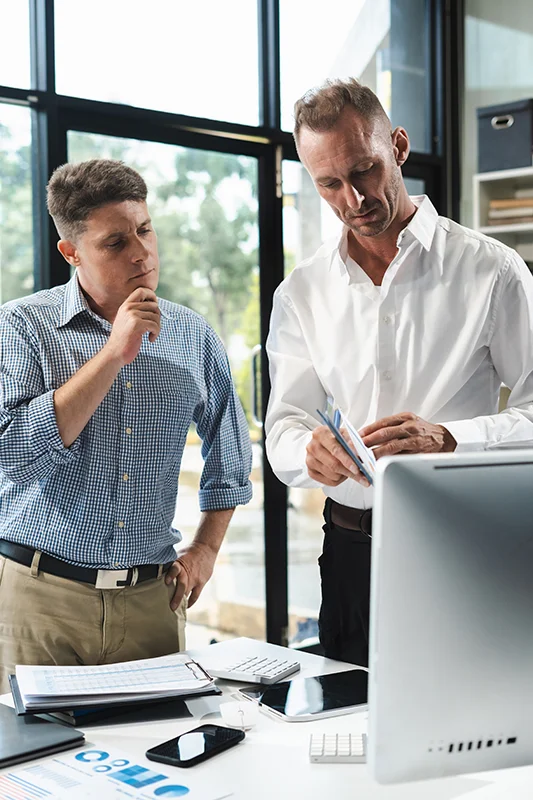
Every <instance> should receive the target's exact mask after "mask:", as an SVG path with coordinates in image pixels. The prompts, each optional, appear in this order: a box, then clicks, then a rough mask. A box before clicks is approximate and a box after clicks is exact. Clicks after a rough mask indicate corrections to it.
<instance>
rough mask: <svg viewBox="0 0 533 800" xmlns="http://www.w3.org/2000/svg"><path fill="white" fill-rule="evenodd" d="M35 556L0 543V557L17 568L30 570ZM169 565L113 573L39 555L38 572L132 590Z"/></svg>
mask: <svg viewBox="0 0 533 800" xmlns="http://www.w3.org/2000/svg"><path fill="white" fill-rule="evenodd" d="M36 552H38V551H36V550H35V549H34V548H33V547H27V546H26V545H24V544H17V543H16V542H8V541H7V540H6V539H0V555H3V556H5V557H6V558H9V559H10V560H11V561H16V562H17V563H18V564H24V566H26V567H31V565H32V562H33V558H34V556H35V553H36ZM173 563H174V562H173V561H169V562H168V563H167V564H163V565H159V564H141V565H140V566H138V567H129V568H127V569H117V570H111V569H90V568H89V567H77V566H76V565H75V564H68V563H67V562H66V561H61V560H60V559H59V558H54V556H50V555H48V553H41V557H40V559H39V566H38V569H39V571H41V572H49V573H50V574H51V575H57V576H58V577H60V578H69V579H70V580H72V581H81V582H82V583H91V584H92V585H93V586H96V588H98V589H122V587H124V586H134V585H135V584H136V583H142V581H148V580H151V579H153V578H157V577H158V576H159V575H160V574H162V573H163V572H166V571H167V570H168V569H169V568H170V567H171V565H172V564H173ZM160 566H162V569H160Z"/></svg>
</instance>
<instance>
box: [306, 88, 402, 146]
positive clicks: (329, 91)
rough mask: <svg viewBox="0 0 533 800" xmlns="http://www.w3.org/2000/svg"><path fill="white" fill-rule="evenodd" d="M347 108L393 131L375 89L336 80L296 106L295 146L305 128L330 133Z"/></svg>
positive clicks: (312, 90)
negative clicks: (385, 124) (384, 124)
mask: <svg viewBox="0 0 533 800" xmlns="http://www.w3.org/2000/svg"><path fill="white" fill-rule="evenodd" d="M348 106H351V107H352V108H354V109H355V110H356V111H357V113H358V114H360V115H361V117H363V119H366V120H372V119H381V120H382V121H383V122H386V123H387V124H388V125H389V127H390V121H389V118H388V116H387V113H386V111H385V109H384V108H383V106H382V105H381V103H380V101H379V99H378V97H377V96H376V95H375V94H374V92H373V91H372V89H369V88H368V86H363V84H361V83H359V81H358V80H356V79H355V78H347V79H346V80H342V79H340V78H336V79H334V80H327V81H325V82H324V83H323V84H322V85H321V86H317V87H315V88H314V89H310V90H309V91H308V92H306V93H305V94H304V95H303V96H302V97H300V99H299V100H297V101H296V103H295V104H294V139H295V141H296V144H298V137H299V134H300V130H301V129H302V128H304V127H305V128H309V129H310V130H312V131H318V132H322V131H329V130H331V128H333V127H334V126H335V124H336V123H337V121H338V119H339V117H340V115H341V114H342V112H343V111H344V109H345V108H347V107H348Z"/></svg>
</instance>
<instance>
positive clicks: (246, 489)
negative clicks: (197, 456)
mask: <svg viewBox="0 0 533 800" xmlns="http://www.w3.org/2000/svg"><path fill="white" fill-rule="evenodd" d="M204 375H205V387H206V401H205V403H204V404H203V407H202V408H201V410H200V412H199V413H198V414H197V415H195V422H196V425H197V429H198V433H199V435H200V437H201V439H202V457H203V459H204V468H203V471H202V477H201V480H200V491H199V500H200V509H201V511H215V510H221V509H225V508H233V507H234V506H236V505H243V504H246V503H248V502H249V501H250V499H251V497H252V484H251V482H250V480H249V476H250V472H251V469H252V447H251V443H250V435H249V433H248V424H247V422H246V418H245V416H244V412H243V410H242V406H241V404H240V401H239V398H238V397H237V393H236V391H235V387H234V385H233V381H232V377H231V370H230V366H229V363H228V359H227V356H226V353H225V350H224V347H223V345H222V343H221V341H220V340H219V339H218V337H217V336H216V334H215V333H214V332H213V331H212V330H211V329H208V330H207V334H206V339H205V351H204Z"/></svg>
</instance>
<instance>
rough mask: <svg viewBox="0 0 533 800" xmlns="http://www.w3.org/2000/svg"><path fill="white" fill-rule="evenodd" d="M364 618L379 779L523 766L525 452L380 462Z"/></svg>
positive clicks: (531, 560)
mask: <svg viewBox="0 0 533 800" xmlns="http://www.w3.org/2000/svg"><path fill="white" fill-rule="evenodd" d="M370 609H371V610H370V613H371V623H370V662H369V673H370V675H369V711H368V716H369V719H368V750H369V752H368V763H369V769H370V771H371V774H372V775H373V776H374V778H375V779H376V780H378V781H379V782H380V783H395V782H401V781H412V780H420V779H424V778H436V777H442V776H446V775H457V774H460V773H466V772H480V771H482V770H494V769H499V768H501V767H515V766H521V765H525V764H531V763H533V450H530V451H521V452H517V451H512V452H503V451H499V452H497V453H477V454H470V455H468V454H461V455H451V456H446V455H437V456H401V457H396V458H392V459H387V460H386V461H385V460H383V462H382V463H380V465H379V470H378V475H377V479H376V491H375V504H374V516H373V539H372V588H371V603H370Z"/></svg>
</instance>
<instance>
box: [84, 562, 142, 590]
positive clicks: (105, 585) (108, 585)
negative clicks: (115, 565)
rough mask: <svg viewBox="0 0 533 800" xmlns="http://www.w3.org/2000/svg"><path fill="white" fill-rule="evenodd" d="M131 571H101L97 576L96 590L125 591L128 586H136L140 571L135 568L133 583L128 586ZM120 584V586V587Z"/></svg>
mask: <svg viewBox="0 0 533 800" xmlns="http://www.w3.org/2000/svg"><path fill="white" fill-rule="evenodd" d="M128 573H129V569H99V570H98V575H97V576H96V583H95V584H94V586H95V588H96V589H124V587H125V586H126V585H128V586H135V584H136V583H137V578H138V576H139V571H138V569H137V568H136V567H134V568H133V575H132V578H131V583H130V584H126V581H127V580H128ZM119 583H120V586H119V585H118V584H119Z"/></svg>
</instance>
